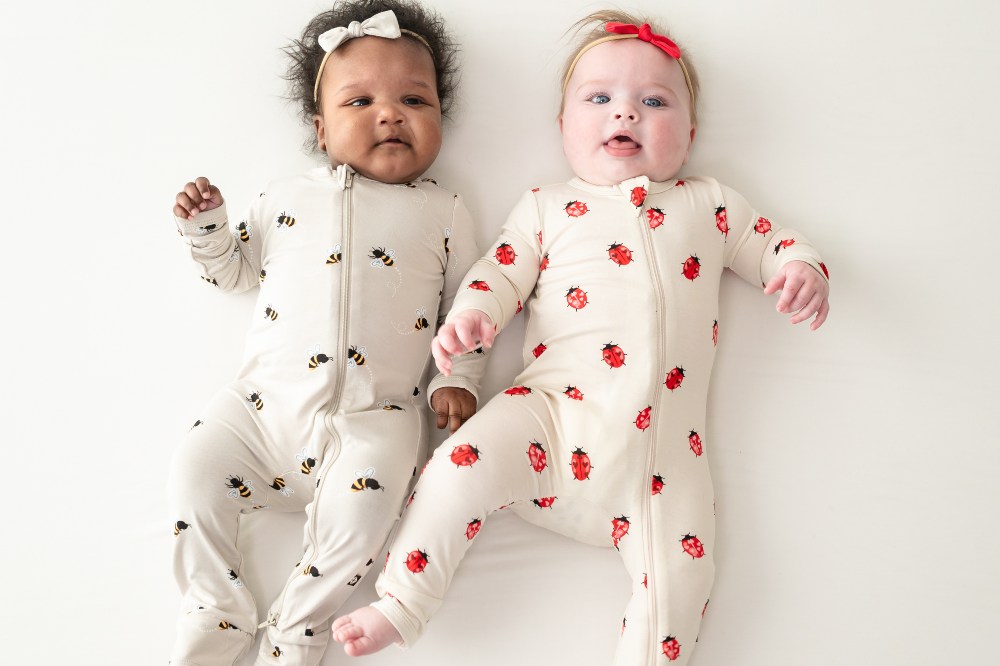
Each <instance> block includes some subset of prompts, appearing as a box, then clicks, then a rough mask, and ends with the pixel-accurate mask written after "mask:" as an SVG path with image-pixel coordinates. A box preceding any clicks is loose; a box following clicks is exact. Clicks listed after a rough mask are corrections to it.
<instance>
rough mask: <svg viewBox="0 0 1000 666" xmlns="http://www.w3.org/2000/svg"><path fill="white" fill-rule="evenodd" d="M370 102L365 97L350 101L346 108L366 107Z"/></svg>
mask: <svg viewBox="0 0 1000 666" xmlns="http://www.w3.org/2000/svg"><path fill="white" fill-rule="evenodd" d="M371 103H372V101H371V100H370V99H368V98H367V97H362V98H360V99H355V100H351V101H350V102H349V103H348V106H368V105H369V104H371Z"/></svg>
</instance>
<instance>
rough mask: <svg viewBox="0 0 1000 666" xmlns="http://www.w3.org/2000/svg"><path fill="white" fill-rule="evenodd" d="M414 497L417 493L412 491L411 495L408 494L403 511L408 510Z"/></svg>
mask: <svg viewBox="0 0 1000 666" xmlns="http://www.w3.org/2000/svg"><path fill="white" fill-rule="evenodd" d="M416 496H417V491H416V490H414V491H413V492H412V493H410V498H409V499H407V500H406V506H404V507H403V508H404V509H406V508H409V506H410V505H411V504H413V498H414V497H416Z"/></svg>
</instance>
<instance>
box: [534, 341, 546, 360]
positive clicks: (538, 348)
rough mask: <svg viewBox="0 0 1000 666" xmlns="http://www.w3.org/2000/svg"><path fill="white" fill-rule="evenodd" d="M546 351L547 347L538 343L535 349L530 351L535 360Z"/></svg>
mask: <svg viewBox="0 0 1000 666" xmlns="http://www.w3.org/2000/svg"><path fill="white" fill-rule="evenodd" d="M546 349H548V347H546V346H545V345H543V344H542V343H541V342H539V343H538V344H537V345H535V348H534V349H532V350H531V354H532V356H534V357H535V358H538V357H539V356H541V355H542V354H544V353H545V350H546Z"/></svg>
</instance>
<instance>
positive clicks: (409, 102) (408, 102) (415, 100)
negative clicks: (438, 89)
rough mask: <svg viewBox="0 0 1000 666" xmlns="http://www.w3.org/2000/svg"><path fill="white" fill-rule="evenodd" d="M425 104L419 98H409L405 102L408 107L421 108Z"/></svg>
mask: <svg viewBox="0 0 1000 666" xmlns="http://www.w3.org/2000/svg"><path fill="white" fill-rule="evenodd" d="M423 103H424V100H422V99H420V98H419V97H407V98H406V99H404V100H403V104H406V105H407V106H420V105H421V104H423Z"/></svg>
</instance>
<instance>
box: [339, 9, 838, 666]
mask: <svg viewBox="0 0 1000 666" xmlns="http://www.w3.org/2000/svg"><path fill="white" fill-rule="evenodd" d="M584 23H590V24H591V25H593V24H595V23H596V24H597V26H596V29H595V30H594V31H593V32H591V34H590V35H588V36H587V38H586V39H585V40H584V41H583V42H582V45H581V46H580V47H579V49H578V50H577V52H576V54H575V56H574V58H573V60H572V61H571V63H570V65H569V66H568V67H567V72H566V77H565V80H564V81H565V83H564V94H563V110H562V113H561V115H560V128H561V130H562V135H563V145H564V150H565V153H566V156H567V158H568V160H569V163H570V165H571V167H572V168H573V171H574V173H575V174H576V177H575V178H573V179H572V180H571V181H569V182H568V183H564V184H560V185H553V186H548V187H540V188H535V189H533V190H531V191H530V192H527V193H526V194H525V195H524V196H523V197H522V199H521V200H520V202H519V203H518V204H517V206H516V207H515V208H514V210H513V212H512V213H511V215H510V217H509V218H508V220H507V223H506V224H505V225H504V227H503V229H502V231H501V234H500V238H499V239H498V240H497V242H496V244H495V245H494V246H493V247H492V248H491V250H490V252H489V253H488V254H487V255H486V256H485V257H484V258H482V259H480V260H479V262H477V263H476V264H475V266H473V268H472V270H471V271H469V273H468V275H467V276H466V278H465V281H464V287H465V288H464V290H462V291H460V293H459V295H458V296H457V297H456V299H455V303H454V305H453V307H452V310H451V313H450V314H449V316H448V320H447V323H446V325H445V326H443V327H442V328H441V330H440V331H439V333H438V336H437V338H435V341H434V355H435V358H436V360H437V363H438V367H439V368H440V369H441V370H442V372H444V373H445V374H447V373H448V372H450V371H452V370H453V369H454V368H453V366H452V363H453V361H452V358H451V357H452V356H453V355H460V354H463V353H466V352H468V351H469V350H470V349H473V348H475V347H476V346H477V345H480V344H481V345H483V346H484V347H489V345H490V344H491V342H492V340H493V336H494V327H496V329H497V330H500V329H502V328H503V327H505V326H506V325H507V324H508V323H510V321H511V320H512V319H513V317H514V316H515V315H517V313H518V312H520V311H521V309H522V307H524V308H525V309H526V310H527V315H528V319H527V324H526V332H525V346H524V354H523V356H524V362H525V369H524V371H523V372H522V373H521V374H520V375H518V376H517V378H516V380H515V385H514V386H512V387H510V388H509V389H507V390H506V391H504V392H503V394H501V395H499V396H497V397H496V398H494V399H493V400H491V401H490V402H489V403H488V404H487V405H486V406H485V407H484V408H483V409H482V410H480V412H479V413H478V414H477V415H476V416H475V417H473V418H472V419H471V420H470V421H469V422H468V423H466V424H465V425H464V426H463V427H462V428H461V429H459V431H458V432H457V433H456V434H455V435H453V436H452V437H451V438H450V439H448V440H447V441H446V442H445V443H444V444H442V446H441V447H440V448H439V449H438V450H437V452H436V453H435V455H434V457H433V458H432V460H431V462H430V463H429V464H428V466H427V467H426V469H425V471H424V473H423V475H422V476H421V479H420V481H419V483H418V484H417V487H416V490H415V492H414V493H413V495H412V496H411V499H410V505H409V507H408V509H407V511H406V513H405V514H404V518H403V521H402V523H401V525H400V529H399V531H398V532H397V533H396V535H395V537H394V538H393V541H392V543H391V544H390V554H389V557H388V559H387V562H386V565H385V569H384V572H383V574H382V575H381V577H380V578H379V581H378V583H377V590H378V591H379V593H380V595H381V599H380V600H379V601H377V602H376V603H375V604H373V605H372V606H370V607H367V608H364V609H360V610H358V611H356V612H355V613H353V614H352V615H350V616H348V617H345V618H339V619H338V620H336V621H335V622H334V625H333V628H332V631H333V635H334V639H335V640H338V641H340V642H342V643H344V644H345V650H346V651H347V652H348V654H365V653H368V652H371V651H374V650H377V649H381V648H382V647H384V646H385V645H387V644H389V643H391V642H397V643H399V644H402V645H407V644H410V643H411V642H413V641H414V640H415V639H416V638H417V637H418V636H419V635H420V633H421V631H422V630H423V628H424V625H425V624H426V623H427V621H428V620H429V619H430V617H431V615H432V614H433V612H434V611H435V609H436V608H438V606H439V605H440V603H441V600H442V597H443V596H444V593H445V591H446V590H447V588H448V585H449V583H450V581H451V578H452V575H453V574H454V572H455V569H456V568H457V566H458V564H459V561H460V560H461V558H462V556H463V554H464V553H465V551H466V549H467V548H468V547H469V545H470V544H471V543H472V542H473V541H474V540H475V537H476V535H477V534H478V532H479V531H480V529H481V526H482V525H483V523H484V522H485V520H486V518H487V516H488V515H489V514H490V513H491V512H493V511H496V510H498V509H502V508H507V507H510V508H511V510H513V511H515V512H517V513H518V514H520V515H522V516H523V517H525V518H526V519H528V520H530V521H532V522H535V523H538V524H541V525H543V526H546V527H549V528H551V529H553V530H556V531H558V532H561V533H564V534H567V535H570V536H573V537H575V538H578V539H580V540H583V541H586V542H588V543H595V544H601V545H605V546H608V547H612V548H615V549H617V550H618V551H619V552H620V553H621V556H622V559H623V561H624V564H625V567H626V568H627V570H628V572H629V574H630V575H631V578H632V589H633V594H632V598H631V601H630V602H629V604H628V607H627V608H626V609H625V613H624V621H623V623H622V627H621V632H622V634H621V639H620V642H619V646H618V649H617V653H616V655H615V660H614V664H616V666H638V665H644V666H653V665H654V664H660V663H667V662H675V663H678V664H683V663H687V661H688V659H689V657H690V655H691V653H692V650H693V649H694V646H695V642H696V640H697V637H698V630H699V625H700V621H701V618H702V615H703V613H704V611H705V608H706V607H707V605H708V599H709V592H710V588H711V585H712V579H713V564H712V554H713V551H714V546H715V536H714V509H713V492H712V482H711V479H710V477H709V467H708V462H707V460H706V453H707V450H708V447H709V444H710V438H709V435H708V434H707V433H706V415H705V414H706V399H707V395H708V388H709V378H710V375H711V370H712V362H713V358H714V355H715V347H716V343H717V340H718V331H719V308H718V294H719V281H720V278H721V275H722V272H723V269H725V268H730V269H732V270H733V271H735V272H736V273H737V274H738V275H740V276H741V277H742V278H744V279H745V280H747V281H749V282H751V283H752V284H756V285H760V286H762V287H764V291H765V293H768V294H770V293H774V292H776V291H778V290H781V292H782V294H781V297H780V299H779V301H778V305H777V308H778V310H779V311H781V312H787V313H792V315H791V321H792V322H793V323H797V322H801V321H805V320H807V319H809V318H811V317H813V316H814V315H815V320H814V321H813V322H812V325H811V327H812V328H813V329H815V328H817V327H818V326H820V325H821V324H822V323H823V321H824V320H825V318H826V316H827V312H828V309H829V306H828V302H827V294H828V285H827V277H826V269H825V267H824V265H823V263H822V262H821V260H820V257H819V255H818V253H817V252H816V250H815V249H814V248H813V247H812V245H811V244H810V243H809V242H808V241H807V240H806V239H805V238H804V237H803V236H802V234H800V233H798V232H796V231H792V230H791V229H787V228H780V227H779V226H778V225H777V224H775V223H773V222H772V221H771V220H769V219H768V218H767V217H764V216H763V215H761V214H759V213H758V212H757V211H755V210H754V209H753V208H752V207H751V206H750V204H749V203H747V201H746V200H745V199H744V198H743V197H742V196H740V195H739V194H737V193H736V192H734V191H733V190H731V189H729V188H728V187H725V186H723V185H720V184H719V183H718V182H716V181H715V180H713V179H711V178H684V179H680V178H678V177H677V173H678V171H679V170H680V168H681V166H682V165H683V164H684V163H685V162H686V161H687V157H688V152H689V150H690V146H691V143H692V140H693V138H694V134H695V116H694V112H693V110H694V102H695V98H696V94H697V84H696V81H695V78H694V74H693V72H692V70H691V66H690V64H689V63H687V62H686V61H685V59H684V58H683V57H682V53H681V51H680V49H679V48H678V47H677V45H676V44H675V43H674V42H672V41H671V40H670V39H668V38H666V37H664V36H662V35H659V34H656V33H655V32H654V31H653V30H652V29H651V28H650V26H649V25H648V24H645V23H642V24H641V25H639V24H640V21H637V20H635V19H634V18H633V17H630V16H627V15H622V14H619V13H610V12H604V13H600V14H597V15H593V16H591V17H589V19H587V20H585V21H584ZM461 358H462V356H458V359H461ZM458 359H456V361H457V360H458Z"/></svg>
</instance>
